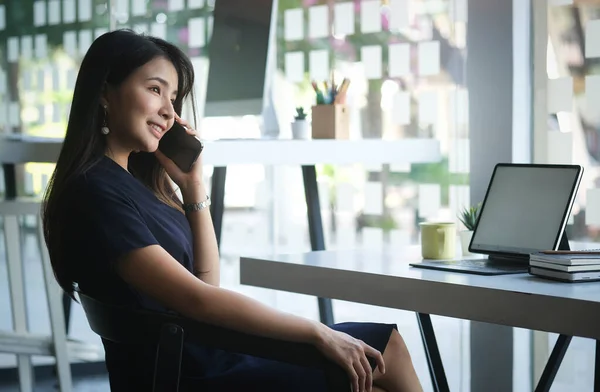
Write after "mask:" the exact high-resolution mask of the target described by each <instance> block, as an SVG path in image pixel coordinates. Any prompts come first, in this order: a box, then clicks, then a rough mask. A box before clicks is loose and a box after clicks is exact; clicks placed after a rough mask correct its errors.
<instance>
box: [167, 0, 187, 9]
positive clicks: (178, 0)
mask: <svg viewBox="0 0 600 392" xmlns="http://www.w3.org/2000/svg"><path fill="white" fill-rule="evenodd" d="M184 8H185V4H184V1H183V0H169V11H171V12H177V11H182V10H183V9H184Z"/></svg>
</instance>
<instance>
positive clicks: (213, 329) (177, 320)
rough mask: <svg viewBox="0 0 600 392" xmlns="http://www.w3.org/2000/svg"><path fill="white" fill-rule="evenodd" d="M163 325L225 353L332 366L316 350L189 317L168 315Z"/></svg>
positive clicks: (308, 346) (321, 367) (310, 365)
mask: <svg viewBox="0 0 600 392" xmlns="http://www.w3.org/2000/svg"><path fill="white" fill-rule="evenodd" d="M164 317H165V320H164V322H170V323H173V324H177V325H180V326H181V327H182V328H183V330H184V331H185V337H184V339H185V341H187V342H194V343H197V344H200V345H203V346H206V347H212V348H215V349H220V350H224V351H230V352H235V353H239V354H247V355H252V356H255V357H261V358H265V359H271V360H276V361H281V362H287V363H291V364H295V365H300V366H307V367H316V368H320V369H323V368H325V367H328V366H331V365H332V362H331V361H330V360H329V359H327V358H326V357H325V356H324V355H323V354H322V353H321V352H320V351H319V350H318V349H317V348H316V347H314V346H312V345H310V344H308V343H296V342H289V341H284V340H278V339H272V338H267V337H263V336H257V335H252V334H248V333H244V332H239V331H234V330H231V329H228V328H224V327H220V326H215V325H211V324H206V323H201V322H197V321H194V320H190V319H187V318H182V317H177V316H171V315H166V316H164Z"/></svg>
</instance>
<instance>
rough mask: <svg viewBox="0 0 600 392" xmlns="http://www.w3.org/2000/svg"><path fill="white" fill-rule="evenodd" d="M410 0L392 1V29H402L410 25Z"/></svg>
mask: <svg viewBox="0 0 600 392" xmlns="http://www.w3.org/2000/svg"><path fill="white" fill-rule="evenodd" d="M408 2H409V0H391V1H390V30H401V29H405V28H407V27H408V26H409V13H408Z"/></svg>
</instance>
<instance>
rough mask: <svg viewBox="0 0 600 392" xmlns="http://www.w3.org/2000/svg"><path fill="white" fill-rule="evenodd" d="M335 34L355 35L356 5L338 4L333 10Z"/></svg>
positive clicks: (347, 2) (348, 2) (348, 3)
mask: <svg viewBox="0 0 600 392" xmlns="http://www.w3.org/2000/svg"><path fill="white" fill-rule="evenodd" d="M333 16H334V21H333V32H334V34H335V35H350V34H354V3H352V2H350V1H346V2H344V3H336V4H335V6H334V10H333Z"/></svg>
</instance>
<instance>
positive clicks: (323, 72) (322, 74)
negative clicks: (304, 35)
mask: <svg viewBox="0 0 600 392" xmlns="http://www.w3.org/2000/svg"><path fill="white" fill-rule="evenodd" d="M308 70H309V73H310V79H311V80H316V81H323V80H329V51H328V50H326V49H324V50H311V51H310V54H309V56H308Z"/></svg>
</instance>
